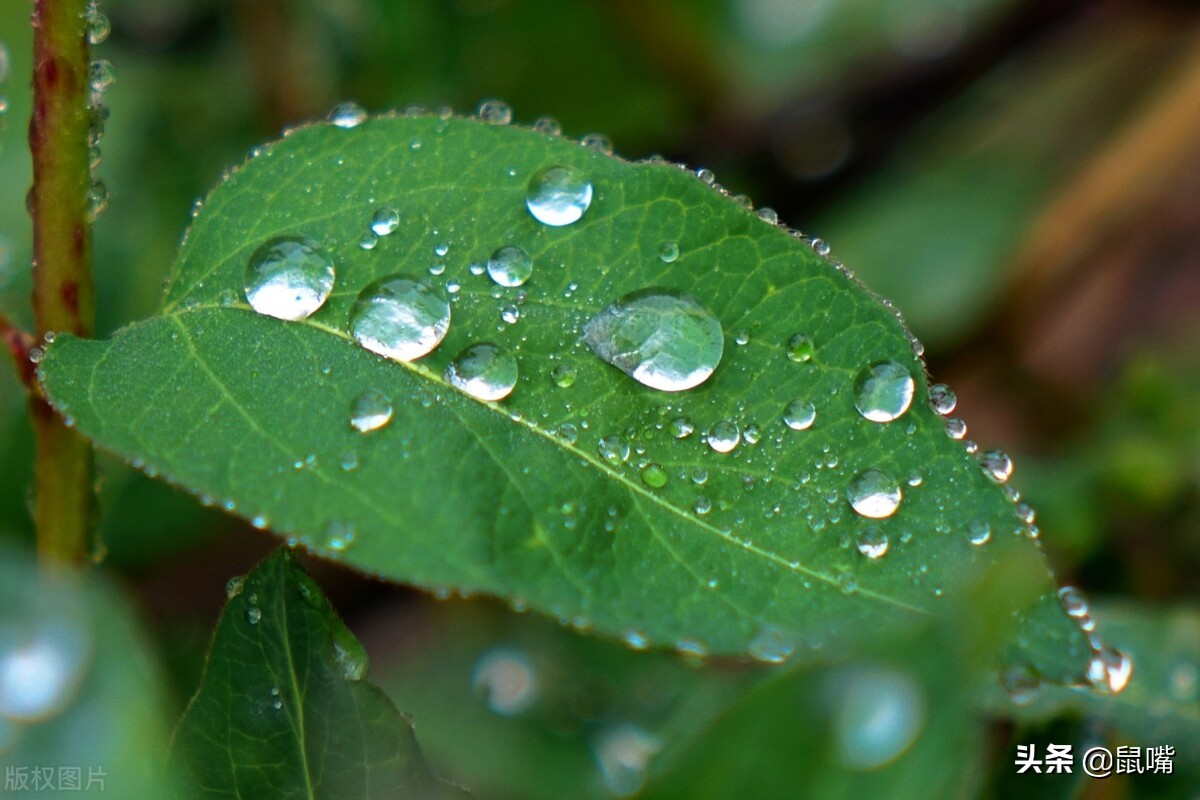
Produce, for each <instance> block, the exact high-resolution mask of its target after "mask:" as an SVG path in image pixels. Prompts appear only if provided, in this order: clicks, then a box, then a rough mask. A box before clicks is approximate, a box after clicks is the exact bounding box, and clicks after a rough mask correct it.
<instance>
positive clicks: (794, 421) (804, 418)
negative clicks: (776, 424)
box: [783, 400, 817, 431]
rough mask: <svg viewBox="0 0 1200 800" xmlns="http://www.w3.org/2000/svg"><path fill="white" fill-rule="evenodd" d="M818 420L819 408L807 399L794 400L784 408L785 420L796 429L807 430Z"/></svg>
mask: <svg viewBox="0 0 1200 800" xmlns="http://www.w3.org/2000/svg"><path fill="white" fill-rule="evenodd" d="M816 420H817V408H816V406H814V405H813V404H812V403H810V402H809V401H807V400H793V401H792V402H790V403H788V406H787V408H785V409H784V410H783V421H784V424H786V425H787V426H788V427H789V428H791V429H792V430H794V431H806V430H808V429H809V428H811V427H812V424H813V423H814V422H816Z"/></svg>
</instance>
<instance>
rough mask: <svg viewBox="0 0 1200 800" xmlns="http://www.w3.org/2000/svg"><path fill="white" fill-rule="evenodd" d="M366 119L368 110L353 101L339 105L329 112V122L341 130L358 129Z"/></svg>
mask: <svg viewBox="0 0 1200 800" xmlns="http://www.w3.org/2000/svg"><path fill="white" fill-rule="evenodd" d="M366 119H367V112H366V110H365V109H364V108H363V107H362V106H360V105H359V104H358V103H355V102H354V101H352V100H347V101H346V102H344V103H338V104H337V105H336V106H334V107H333V110H332V111H330V112H329V121H330V122H332V123H333V124H334V125H336V126H338V127H339V128H357V127H358V126H359V125H361V124H362V123H363V122H365V121H366Z"/></svg>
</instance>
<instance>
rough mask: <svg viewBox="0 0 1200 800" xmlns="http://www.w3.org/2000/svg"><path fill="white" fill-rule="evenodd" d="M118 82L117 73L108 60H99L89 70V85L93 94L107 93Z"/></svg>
mask: <svg viewBox="0 0 1200 800" xmlns="http://www.w3.org/2000/svg"><path fill="white" fill-rule="evenodd" d="M116 80H117V71H116V69H115V68H114V67H113V65H112V62H111V61H108V60H107V59H104V58H98V59H96V60H95V61H93V62H92V63H91V66H90V67H89V68H88V84H89V85H90V86H91V87H92V91H93V92H103V91H106V90H107V89H108V88H109V87H111V86H112V85H113V84H114V83H116Z"/></svg>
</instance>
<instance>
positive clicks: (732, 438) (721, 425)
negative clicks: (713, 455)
mask: <svg viewBox="0 0 1200 800" xmlns="http://www.w3.org/2000/svg"><path fill="white" fill-rule="evenodd" d="M741 440H742V432H741V430H739V429H738V426H737V423H735V422H732V421H731V420H727V419H723V420H721V421H720V422H718V423H717V424H716V425H713V426H712V428H711V429H709V431H708V433H707V434H705V437H704V441H705V442H707V443H708V446H709V447H711V448H712V449H713V450H715V451H716V452H718V453H728V452H730V451H732V450H733V449H734V448H735V447H737V446H738V444H739V443H740V442H741Z"/></svg>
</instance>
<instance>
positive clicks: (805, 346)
mask: <svg viewBox="0 0 1200 800" xmlns="http://www.w3.org/2000/svg"><path fill="white" fill-rule="evenodd" d="M814 352H816V348H814V347H813V341H812V339H810V338H808V337H807V336H805V335H804V334H803V333H797V334H795V335H794V336H792V338H790V339H788V341H787V355H788V358H790V359H791V360H792V361H795V362H796V363H797V364H802V363H804V362H805V361H809V360H811V359H812V357H813V353H814Z"/></svg>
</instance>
